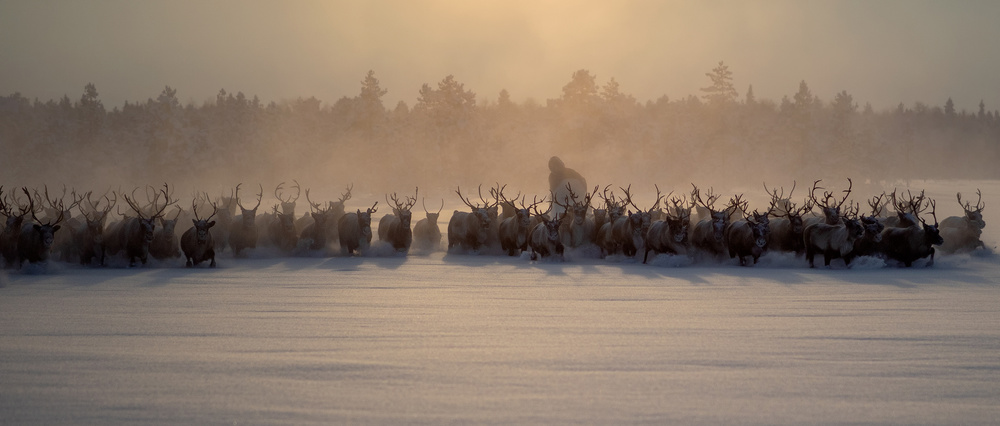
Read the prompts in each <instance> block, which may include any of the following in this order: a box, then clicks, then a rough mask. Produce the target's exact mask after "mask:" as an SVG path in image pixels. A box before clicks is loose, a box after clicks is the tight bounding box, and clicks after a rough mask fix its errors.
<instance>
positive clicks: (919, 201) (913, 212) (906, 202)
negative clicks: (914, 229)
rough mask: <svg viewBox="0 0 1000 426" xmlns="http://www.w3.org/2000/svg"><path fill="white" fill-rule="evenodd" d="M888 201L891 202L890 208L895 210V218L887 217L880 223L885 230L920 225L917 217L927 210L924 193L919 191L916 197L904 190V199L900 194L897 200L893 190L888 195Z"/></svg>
mask: <svg viewBox="0 0 1000 426" xmlns="http://www.w3.org/2000/svg"><path fill="white" fill-rule="evenodd" d="M889 199H890V200H891V202H892V206H893V207H894V208H895V210H896V216H895V217H891V216H890V217H887V218H885V219H884V220H883V221H882V224H883V225H885V227H887V228H908V227H911V226H916V225H919V224H920V221H919V219H918V216H919V215H920V213H922V212H923V211H924V210H927V206H928V204H927V203H925V202H924V201H925V199H926V196H925V195H924V191H920V193H919V194H917V195H916V196H914V195H913V193H912V192H910V190H906V198H905V199H904V198H903V197H902V194H900V196H899V197H898V198H897V197H896V190H893V191H892V193H891V194H889Z"/></svg>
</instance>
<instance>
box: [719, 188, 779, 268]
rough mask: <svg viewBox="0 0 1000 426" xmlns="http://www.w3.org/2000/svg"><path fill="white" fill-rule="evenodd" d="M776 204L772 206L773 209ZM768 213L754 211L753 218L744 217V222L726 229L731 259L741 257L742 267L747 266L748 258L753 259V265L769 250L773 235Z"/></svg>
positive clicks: (727, 245)
mask: <svg viewBox="0 0 1000 426" xmlns="http://www.w3.org/2000/svg"><path fill="white" fill-rule="evenodd" d="M774 208H775V204H774V203H772V204H771V209H772V210H773V209H774ZM769 214H770V210H769V211H768V212H767V213H764V214H760V213H758V212H757V211H756V210H754V212H753V214H752V216H751V215H744V216H743V220H737V221H735V222H733V223H731V224H729V226H728V227H727V228H726V232H725V234H726V235H725V237H726V247H727V248H728V249H729V257H730V258H734V257H737V256H738V257H739V259H740V266H747V260H746V257H747V256H751V257H753V264H754V265H756V264H757V260H758V259H760V256H761V255H762V254H764V251H765V250H766V249H767V241H768V234H770V233H771V229H770V226H769V225H770V223H769V222H770V219H768V215H769Z"/></svg>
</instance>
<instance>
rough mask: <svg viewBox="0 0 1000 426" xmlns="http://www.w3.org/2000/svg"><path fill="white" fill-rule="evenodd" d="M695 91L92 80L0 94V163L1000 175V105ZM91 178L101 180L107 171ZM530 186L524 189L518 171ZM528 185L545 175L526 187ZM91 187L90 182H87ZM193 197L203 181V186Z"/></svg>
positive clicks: (345, 175)
mask: <svg viewBox="0 0 1000 426" xmlns="http://www.w3.org/2000/svg"><path fill="white" fill-rule="evenodd" d="M706 76H707V77H708V80H709V81H708V83H709V84H708V85H707V86H706V87H704V88H701V89H700V92H701V95H700V96H695V95H689V96H686V97H679V98H677V99H672V98H670V97H668V96H666V95H664V96H661V97H659V98H657V99H655V100H651V101H648V102H645V103H642V102H639V101H637V100H636V98H635V97H634V96H633V95H631V94H628V93H623V92H622V91H621V89H620V85H619V83H618V82H617V81H616V80H615V79H614V78H610V79H609V80H608V81H606V82H604V83H603V84H599V83H598V80H597V76H595V75H594V74H592V73H591V72H589V71H588V70H585V69H581V70H578V71H576V72H574V73H573V74H572V76H571V78H570V81H569V82H568V83H567V84H566V85H565V86H563V88H562V93H561V95H560V96H559V97H558V98H555V99H548V100H546V101H545V102H544V103H542V102H539V101H536V100H533V99H528V100H526V101H523V102H514V101H513V100H512V99H511V95H510V94H509V93H508V92H507V91H506V90H502V91H501V92H500V93H499V94H497V95H496V96H495V97H481V96H477V95H476V93H475V92H473V91H472V90H470V89H466V88H465V86H464V84H462V83H461V82H459V81H457V80H456V79H455V78H454V76H452V75H449V76H446V77H445V78H443V79H442V80H441V81H440V82H438V83H437V84H436V85H430V84H424V85H423V86H422V87H421V88H420V90H419V92H418V94H419V96H418V98H417V101H416V103H415V104H414V105H413V106H412V107H411V106H409V105H408V104H407V103H406V102H403V101H400V102H399V103H398V104H396V105H395V106H387V105H384V104H383V97H384V96H385V95H386V93H388V90H387V89H386V88H383V87H382V86H381V84H380V82H379V80H378V79H377V78H376V77H375V73H374V72H373V71H369V72H368V73H367V74H366V75H365V76H364V78H363V79H362V81H361V84H360V86H361V87H360V93H359V94H358V95H357V96H353V97H347V96H345V97H343V98H341V99H338V100H336V101H335V102H333V103H327V102H323V101H321V100H319V99H316V98H315V97H309V98H298V99H294V100H288V101H281V102H275V101H271V102H268V103H264V102H263V101H261V100H260V99H259V98H258V97H256V96H252V97H248V96H246V95H244V94H243V93H242V92H237V93H235V94H234V93H232V92H228V91H226V90H220V91H219V93H218V95H217V96H216V97H215V99H214V100H213V101H206V102H204V103H202V104H201V105H195V104H193V103H188V104H186V105H182V104H181V102H180V101H179V100H178V97H177V90H176V89H174V88H171V87H169V86H168V87H165V88H164V89H163V91H162V92H161V93H160V94H159V95H158V96H156V97H155V98H149V99H147V100H146V101H144V102H125V104H124V105H122V106H120V107H119V106H115V107H113V108H111V109H110V110H109V109H108V108H107V107H105V105H104V104H103V102H102V101H101V100H100V97H99V94H98V91H97V88H96V87H95V86H94V85H93V84H87V85H86V86H85V87H84V90H83V94H82V96H80V98H79V99H78V100H73V99H71V98H70V97H69V96H68V95H66V96H63V97H62V98H61V99H58V100H48V101H41V100H38V99H34V100H31V99H27V98H25V97H24V96H22V95H21V94H20V93H13V94H10V95H7V96H0V148H2V150H3V156H4V158H5V161H4V166H3V167H2V168H0V173H2V175H0V176H2V180H3V181H4V182H6V183H8V184H16V185H20V184H33V185H34V184H38V183H39V182H62V183H65V182H80V181H81V180H85V181H87V182H85V183H83V184H85V185H92V186H94V185H102V184H121V182H123V181H124V182H140V183H145V182H161V181H167V180H169V181H171V182H179V183H180V184H181V185H184V184H190V185H192V186H199V185H198V184H197V182H204V181H205V180H212V179H215V180H219V179H222V180H225V182H224V183H225V184H226V185H229V184H230V182H231V181H253V180H254V179H256V180H261V181H265V182H274V181H284V180H289V179H291V178H295V177H298V178H299V179H307V178H311V179H317V180H323V181H329V182H334V184H335V185H341V184H342V183H343V182H351V181H361V180H364V181H367V182H371V183H372V184H373V185H379V186H393V185H402V184H405V185H406V186H409V185H410V184H411V182H418V183H420V184H421V185H441V186H443V187H450V186H454V185H455V184H456V183H458V182H466V181H469V180H472V181H474V182H482V181H487V182H488V181H492V180H496V179H499V180H503V181H507V182H517V181H518V179H520V177H521V175H523V174H524V173H525V171H526V170H532V173H534V170H535V169H538V171H537V173H536V174H537V175H538V176H544V165H545V162H546V160H547V159H548V158H549V157H550V156H551V155H560V156H562V157H564V158H568V159H569V160H570V161H571V162H572V163H573V164H575V165H579V167H578V168H581V169H583V170H591V171H593V173H594V174H597V175H599V177H600V180H602V181H619V182H627V181H632V180H637V179H640V178H641V179H644V180H652V181H661V182H688V181H691V180H703V179H706V178H711V177H713V176H717V175H719V174H720V173H721V174H724V175H725V176H727V179H731V178H732V177H733V176H741V175H752V176H754V177H755V178H758V179H759V178H765V179H786V178H787V177H788V176H815V175H817V174H819V173H831V174H835V175H837V176H855V177H858V178H861V179H870V180H873V181H877V180H893V179H911V178H935V179H946V178H980V179H993V178H998V177H1000V176H998V174H1000V172H998V170H1000V169H998V168H997V167H995V164H996V163H997V160H998V158H1000V112H998V111H996V110H994V111H988V110H987V109H986V106H985V105H984V104H983V103H982V102H980V104H979V109H978V111H976V112H967V111H964V110H963V111H956V110H955V107H954V103H953V102H952V101H951V99H948V100H947V101H946V102H944V104H943V105H941V106H931V105H929V104H925V103H922V102H917V103H916V104H914V105H911V106H906V105H903V104H900V105H899V106H898V107H896V108H891V109H886V110H882V111H875V110H874V109H873V108H872V107H871V105H870V104H866V105H864V106H863V107H861V106H859V105H858V103H857V102H856V101H855V100H854V96H853V95H852V94H849V93H848V92H847V91H842V92H840V93H837V94H836V95H835V96H834V98H833V99H831V100H825V99H821V98H820V97H819V96H817V95H815V94H813V93H812V91H811V90H810V89H809V86H808V84H807V83H806V82H805V81H802V82H800V83H799V85H798V91H797V92H795V93H794V94H792V95H791V96H784V97H783V98H782V99H780V100H772V99H758V98H757V97H756V96H755V95H754V93H753V86H752V85H751V86H749V87H748V88H747V91H746V92H745V95H743V96H740V95H739V94H738V92H737V90H736V88H735V87H734V86H733V83H732V80H733V77H732V72H731V71H730V70H729V69H728V66H726V65H725V64H724V63H722V62H720V63H719V65H718V66H717V67H716V68H714V69H712V70H711V72H708V73H706ZM108 170H110V172H106V173H99V172H98V171H108ZM526 179H528V178H526ZM530 179H535V176H531V177H530ZM91 181H92V182H91ZM200 186H204V185H203V184H201V185H200Z"/></svg>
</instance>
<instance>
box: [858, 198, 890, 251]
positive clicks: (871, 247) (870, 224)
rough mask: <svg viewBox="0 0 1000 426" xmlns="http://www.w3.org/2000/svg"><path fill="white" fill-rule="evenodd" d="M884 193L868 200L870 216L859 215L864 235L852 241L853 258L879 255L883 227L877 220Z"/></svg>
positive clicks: (881, 207)
mask: <svg viewBox="0 0 1000 426" xmlns="http://www.w3.org/2000/svg"><path fill="white" fill-rule="evenodd" d="M884 199H885V193H882V194H879V195H877V196H874V197H872V199H870V200H868V207H871V214H870V215H868V216H865V215H861V216H859V217H858V219H859V220H860V221H861V227H862V228H864V230H865V233H864V235H863V236H862V237H861V238H858V239H857V240H854V256H855V257H857V256H877V255H879V254H881V245H882V231H883V230H885V225H883V224H882V221H881V220H879V219H880V218H881V216H882V209H883V207H884V206H885V203H884V201H885V200H884Z"/></svg>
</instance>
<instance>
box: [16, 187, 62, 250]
mask: <svg viewBox="0 0 1000 426" xmlns="http://www.w3.org/2000/svg"><path fill="white" fill-rule="evenodd" d="M22 190H24V194H25V195H27V196H28V203H29V204H28V211H29V212H31V218H32V219H34V221H35V223H33V224H32V225H31V228H32V230H33V231H34V232H35V233H36V234H38V237H39V239H40V240H41V241H42V247H43V249H44V251H45V252H48V250H49V249H50V248H51V247H52V242H53V241H55V233H56V231H58V230H59V228H60V225H59V222H62V220H63V214H62V212H63V209H62V201H61V200H60V201H59V204H58V205H57V206H56V210H58V211H59V216H58V217H57V218H56V219H55V221H52V220H49V221H46V222H45V223H42V221H41V220H39V219H38V217H37V216H35V206H34V202H33V201H32V200H31V194H30V193H29V192H28V188H22Z"/></svg>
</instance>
